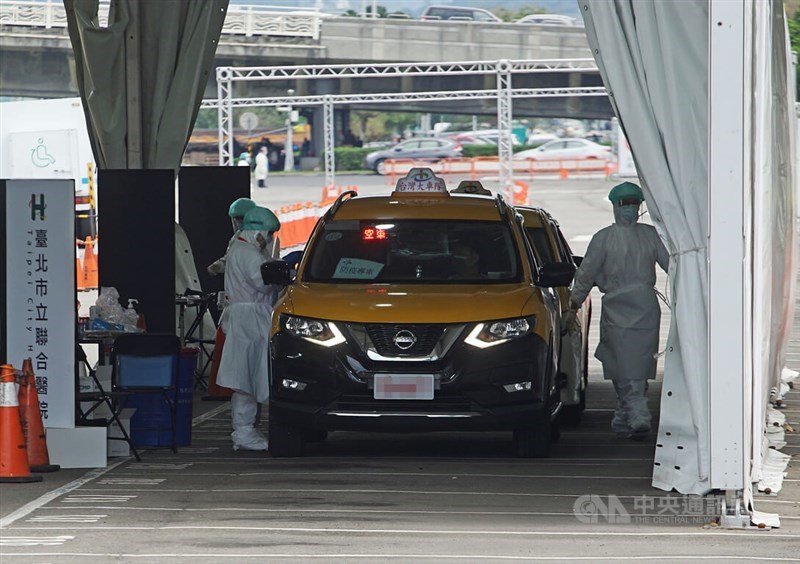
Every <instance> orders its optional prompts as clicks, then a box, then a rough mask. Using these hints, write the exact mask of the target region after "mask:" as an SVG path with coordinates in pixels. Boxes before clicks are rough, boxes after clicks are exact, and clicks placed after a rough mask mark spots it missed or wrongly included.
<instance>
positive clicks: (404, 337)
mask: <svg viewBox="0 0 800 564" xmlns="http://www.w3.org/2000/svg"><path fill="white" fill-rule="evenodd" d="M416 342H417V338H416V337H415V336H414V333H412V332H411V331H408V330H407V329H403V330H401V331H398V332H397V333H395V335H394V344H395V346H396V347H397V348H398V349H402V350H404V351H407V350H408V349H410V348H411V347H413V346H414V343H416Z"/></svg>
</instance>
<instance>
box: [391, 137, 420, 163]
mask: <svg viewBox="0 0 800 564" xmlns="http://www.w3.org/2000/svg"><path fill="white" fill-rule="evenodd" d="M419 143H420V142H419V140H418V139H409V140H408V141H404V142H402V143H400V144H399V145H397V146H395V148H394V152H393V154H392V156H391V158H393V159H413V158H415V157H417V156H418V154H419Z"/></svg>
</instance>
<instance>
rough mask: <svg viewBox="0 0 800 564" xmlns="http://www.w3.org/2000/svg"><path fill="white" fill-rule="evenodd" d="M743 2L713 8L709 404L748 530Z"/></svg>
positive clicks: (718, 481)
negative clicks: (746, 497)
mask: <svg viewBox="0 0 800 564" xmlns="http://www.w3.org/2000/svg"><path fill="white" fill-rule="evenodd" d="M746 4H747V3H745V2H730V1H728V0H711V2H710V7H709V22H708V23H709V80H708V90H709V93H708V94H709V98H708V104H709V106H708V116H709V154H708V156H709V158H708V174H709V176H708V229H709V234H708V235H709V237H708V246H709V263H708V282H709V292H708V294H709V295H708V298H709V316H708V352H709V359H708V362H709V365H708V374H709V379H708V402H709V425H708V429H709V448H710V453H709V454H710V456H709V458H710V485H711V488H713V489H719V490H723V491H724V492H725V498H726V503H725V506H724V508H723V515H722V524H723V526H727V527H743V526H746V525H747V524H748V522H749V520H747V519H746V516H745V513H746V510H745V508H744V504H743V503H742V499H743V497H742V495H743V491H744V489H745V487H749V484H746V483H745V479H746V476H747V472H746V468H745V465H746V464H747V462H748V457H746V453H747V452H749V445H745V444H744V443H745V436H746V434H745V424H746V415H745V414H746V410H747V407H746V406H745V405H744V403H745V377H746V372H745V356H744V352H743V351H744V350H745V330H744V321H745V305H746V304H745V299H746V294H745V240H744V229H745V209H744V201H745V188H746V186H745V182H746V177H745V172H744V167H745V159H746V157H747V155H746V154H745V144H744V139H745V111H744V110H745V93H746V92H745V86H746V64H747V60H746V57H745V46H746V42H745V33H746V26H745V21H746V19H747V17H746V14H745V6H746Z"/></svg>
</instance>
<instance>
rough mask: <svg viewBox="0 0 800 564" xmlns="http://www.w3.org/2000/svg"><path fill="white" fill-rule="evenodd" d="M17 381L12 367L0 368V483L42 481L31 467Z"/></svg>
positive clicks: (4, 365) (6, 365)
mask: <svg viewBox="0 0 800 564" xmlns="http://www.w3.org/2000/svg"><path fill="white" fill-rule="evenodd" d="M14 379H15V378H14V367H13V366H11V365H10V364H3V365H2V366H0V482H3V483H5V482H17V483H19V482H23V483H24V482H41V481H42V477H41V476H32V475H31V469H30V467H29V466H28V455H27V454H26V452H25V437H24V436H23V435H22V425H21V424H20V422H19V403H18V401H17V383H16V382H15V381H14Z"/></svg>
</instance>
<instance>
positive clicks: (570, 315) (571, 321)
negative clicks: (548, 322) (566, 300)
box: [561, 304, 581, 333]
mask: <svg viewBox="0 0 800 564" xmlns="http://www.w3.org/2000/svg"><path fill="white" fill-rule="evenodd" d="M570 305H571V304H570ZM580 328H581V327H580V324H579V323H578V310H577V309H572V308H570V309H568V310H567V311H566V313H564V315H563V316H562V317H561V329H562V331H563V332H566V333H577V332H578V331H580Z"/></svg>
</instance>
